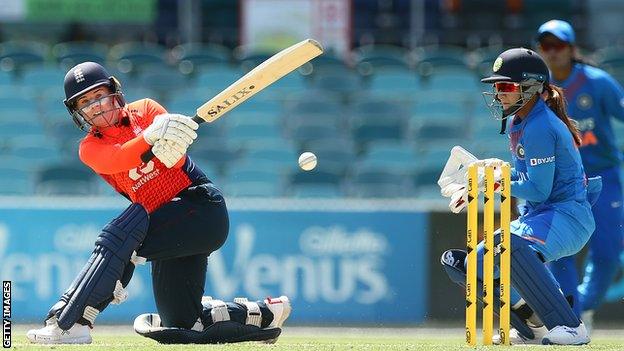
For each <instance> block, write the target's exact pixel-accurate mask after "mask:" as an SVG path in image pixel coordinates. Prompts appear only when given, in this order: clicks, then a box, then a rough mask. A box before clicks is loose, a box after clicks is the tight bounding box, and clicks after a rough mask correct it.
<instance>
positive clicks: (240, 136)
mask: <svg viewBox="0 0 624 351" xmlns="http://www.w3.org/2000/svg"><path fill="white" fill-rule="evenodd" d="M227 138H228V142H230V143H239V144H245V143H246V142H247V141H249V140H259V139H272V140H280V139H282V135H281V131H280V130H279V128H278V127H277V126H275V125H267V124H255V125H253V124H241V125H235V126H232V127H230V128H228V131H227Z"/></svg>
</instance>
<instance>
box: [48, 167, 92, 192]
mask: <svg viewBox="0 0 624 351" xmlns="http://www.w3.org/2000/svg"><path fill="white" fill-rule="evenodd" d="M95 179H96V178H95V176H94V173H93V172H92V171H91V170H89V169H88V168H87V166H84V165H82V164H78V163H63V164H56V165H51V166H47V167H44V168H42V169H41V170H40V171H39V172H38V173H37V182H36V192H37V193H38V194H41V195H94V194H97V183H96V182H95Z"/></svg>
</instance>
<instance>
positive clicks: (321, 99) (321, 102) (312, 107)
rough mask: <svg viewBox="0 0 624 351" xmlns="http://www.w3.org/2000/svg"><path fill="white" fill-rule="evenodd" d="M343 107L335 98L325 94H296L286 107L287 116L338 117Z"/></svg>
mask: <svg viewBox="0 0 624 351" xmlns="http://www.w3.org/2000/svg"><path fill="white" fill-rule="evenodd" d="M342 112H343V107H342V105H341V104H340V102H339V101H338V100H337V99H336V97H335V96H332V95H330V94H327V93H323V92H313V93H308V94H295V95H293V97H292V98H291V99H289V100H288V101H287V102H286V103H285V105H284V114H285V115H286V116H290V115H297V114H300V113H313V114H326V115H338V114H340V113H342Z"/></svg>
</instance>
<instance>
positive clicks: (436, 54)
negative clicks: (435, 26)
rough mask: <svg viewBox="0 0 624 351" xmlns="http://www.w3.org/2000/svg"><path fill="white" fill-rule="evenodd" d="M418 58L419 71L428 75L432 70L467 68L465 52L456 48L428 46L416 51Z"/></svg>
mask: <svg viewBox="0 0 624 351" xmlns="http://www.w3.org/2000/svg"><path fill="white" fill-rule="evenodd" d="M413 55H414V56H415V57H416V58H417V61H418V64H417V70H418V71H419V72H420V74H423V75H427V74H429V73H430V72H431V70H433V69H435V68H439V67H464V66H466V59H465V50H464V48H462V47H456V46H426V47H421V48H417V49H415V50H414V52H413Z"/></svg>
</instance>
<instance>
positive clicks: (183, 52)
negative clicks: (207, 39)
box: [171, 43, 231, 74]
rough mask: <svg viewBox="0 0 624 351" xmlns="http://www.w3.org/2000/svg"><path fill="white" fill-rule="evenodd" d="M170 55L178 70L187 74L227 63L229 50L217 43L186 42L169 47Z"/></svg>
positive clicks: (229, 54)
mask: <svg viewBox="0 0 624 351" xmlns="http://www.w3.org/2000/svg"><path fill="white" fill-rule="evenodd" d="M171 55H172V56H173V58H174V59H175V60H176V62H177V65H178V68H179V69H180V71H181V72H183V73H187V74H188V73H193V72H195V71H198V70H201V69H204V68H206V67H210V68H216V67H223V66H225V65H227V64H229V61H230V56H231V52H230V49H228V48H227V47H225V46H222V45H219V44H213V43H211V44H206V43H186V44H181V45H178V46H176V47H174V48H173V49H171Z"/></svg>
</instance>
